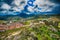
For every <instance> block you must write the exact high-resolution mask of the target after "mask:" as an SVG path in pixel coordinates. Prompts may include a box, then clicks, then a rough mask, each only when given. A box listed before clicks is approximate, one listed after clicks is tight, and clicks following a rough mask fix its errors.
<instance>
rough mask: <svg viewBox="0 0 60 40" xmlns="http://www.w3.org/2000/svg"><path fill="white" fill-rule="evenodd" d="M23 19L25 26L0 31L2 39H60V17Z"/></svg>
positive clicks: (0, 38)
mask: <svg viewBox="0 0 60 40" xmlns="http://www.w3.org/2000/svg"><path fill="white" fill-rule="evenodd" d="M20 20H22V19H19V22H21V21H20ZM23 20H24V21H22V23H23V24H24V26H23V27H20V28H15V29H12V30H6V31H5V32H0V40H60V18H57V17H55V18H53V17H50V18H40V17H39V18H36V19H27V20H25V19H23ZM28 25H29V26H28Z"/></svg>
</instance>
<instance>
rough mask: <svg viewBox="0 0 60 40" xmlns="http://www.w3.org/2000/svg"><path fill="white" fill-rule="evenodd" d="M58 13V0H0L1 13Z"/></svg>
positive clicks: (59, 5) (59, 6)
mask: <svg viewBox="0 0 60 40" xmlns="http://www.w3.org/2000/svg"><path fill="white" fill-rule="evenodd" d="M20 13H21V14H22V13H25V14H28V15H29V14H43V15H45V14H47V15H48V14H49V15H50V14H60V1H59V0H0V14H1V15H5V14H8V15H10V14H11V15H17V14H20Z"/></svg>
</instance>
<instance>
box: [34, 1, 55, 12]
mask: <svg viewBox="0 0 60 40" xmlns="http://www.w3.org/2000/svg"><path fill="white" fill-rule="evenodd" d="M33 4H34V5H38V8H41V10H40V12H47V11H51V10H52V8H53V7H54V6H55V4H54V3H52V2H50V1H49V0H36V1H35V2H34V3H33Z"/></svg>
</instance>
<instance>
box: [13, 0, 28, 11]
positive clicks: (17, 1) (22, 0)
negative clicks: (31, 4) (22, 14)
mask: <svg viewBox="0 0 60 40" xmlns="http://www.w3.org/2000/svg"><path fill="white" fill-rule="evenodd" d="M26 5H27V0H14V1H13V2H12V7H13V9H14V8H15V10H16V11H18V10H24V7H25V6H26Z"/></svg>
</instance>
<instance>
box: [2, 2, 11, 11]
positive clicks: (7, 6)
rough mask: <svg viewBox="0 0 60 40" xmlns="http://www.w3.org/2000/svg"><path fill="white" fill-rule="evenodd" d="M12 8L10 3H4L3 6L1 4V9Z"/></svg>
mask: <svg viewBox="0 0 60 40" xmlns="http://www.w3.org/2000/svg"><path fill="white" fill-rule="evenodd" d="M10 8H11V6H9V5H8V4H6V3H3V4H2V6H1V9H6V10H9V9H10Z"/></svg>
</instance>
